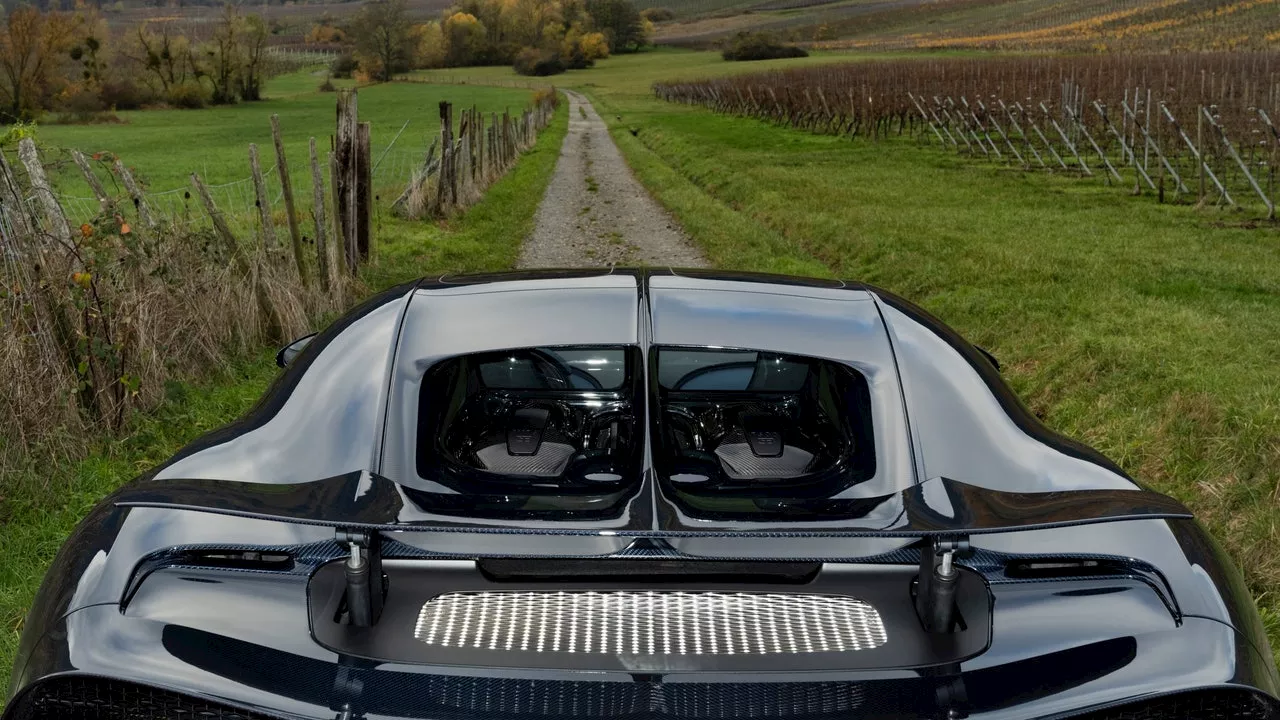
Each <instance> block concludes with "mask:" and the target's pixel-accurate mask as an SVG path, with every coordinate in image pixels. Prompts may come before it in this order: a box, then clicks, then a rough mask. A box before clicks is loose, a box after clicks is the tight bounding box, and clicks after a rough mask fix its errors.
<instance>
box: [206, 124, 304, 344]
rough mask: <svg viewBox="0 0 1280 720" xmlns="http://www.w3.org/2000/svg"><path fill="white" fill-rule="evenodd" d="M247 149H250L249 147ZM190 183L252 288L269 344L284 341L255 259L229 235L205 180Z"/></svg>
mask: <svg viewBox="0 0 1280 720" xmlns="http://www.w3.org/2000/svg"><path fill="white" fill-rule="evenodd" d="M250 147H253V146H252V145H251V146H250ZM191 184H192V185H193V186H194V187H195V189H196V194H197V195H199V196H200V202H201V204H203V205H204V210H205V212H206V213H208V215H209V219H210V220H212V221H213V228H214V230H215V231H217V233H218V235H219V236H220V237H221V238H222V241H223V242H224V243H226V245H227V249H228V251H229V252H230V254H231V259H232V260H233V261H234V262H235V264H236V267H237V268H238V269H239V270H240V272H241V274H243V275H244V276H245V277H246V278H248V279H249V283H250V284H251V285H252V286H253V294H254V296H255V297H256V298H257V300H258V309H259V310H260V311H261V312H262V316H263V317H264V318H265V319H266V321H267V338H268V339H269V340H271V341H280V340H283V339H284V338H283V337H282V336H283V333H284V321H283V320H282V318H281V317H280V313H279V310H278V309H277V308H276V305H275V303H274V302H272V301H271V296H270V295H269V294H268V293H267V288H266V286H265V285H263V284H262V282H261V281H260V279H259V277H258V262H257V260H256V259H250V258H249V257H248V255H247V254H246V253H245V252H244V248H242V247H241V246H240V243H239V242H237V241H236V236H235V235H234V234H233V233H232V232H231V228H230V227H229V226H228V225H227V221H226V220H225V219H224V218H223V217H222V212H221V211H220V210H218V206H217V205H216V204H215V203H214V202H213V196H211V195H210V194H209V188H207V187H205V184H204V181H203V180H201V179H200V176H199V175H197V174H195V173H191Z"/></svg>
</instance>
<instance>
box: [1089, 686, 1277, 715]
mask: <svg viewBox="0 0 1280 720" xmlns="http://www.w3.org/2000/svg"><path fill="white" fill-rule="evenodd" d="M1277 717H1280V714H1278V713H1277V708H1276V707H1275V704H1274V703H1272V702H1269V701H1267V700H1264V699H1263V698H1262V697H1261V696H1259V695H1256V694H1254V693H1251V692H1246V691H1240V690H1215V691H1204V692H1194V693H1184V694H1181V695H1173V696H1170V697H1165V698H1160V699H1158V700H1150V701H1147V702H1142V703H1134V704H1131V705H1125V706H1123V707H1119V708H1114V709H1112V710H1102V711H1099V712H1092V713H1086V714H1084V715H1077V716H1075V717H1073V718H1072V719H1071V720H1275V719H1276V718H1277Z"/></svg>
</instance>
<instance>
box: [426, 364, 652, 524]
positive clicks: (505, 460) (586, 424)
mask: <svg viewBox="0 0 1280 720" xmlns="http://www.w3.org/2000/svg"><path fill="white" fill-rule="evenodd" d="M640 367H641V362H640V353H639V350H638V349H637V348H634V347H555V348H516V349H512V350H504V351H501V352H490V353H481V354H477V355H464V356H460V357H455V358H450V359H448V360H445V361H443V362H441V363H439V364H438V365H436V366H435V367H433V368H431V369H430V370H429V371H427V374H426V377H424V378H423V385H422V394H421V396H420V400H419V413H418V451H417V455H418V457H417V465H418V475H419V476H420V477H422V478H423V479H426V480H429V481H434V482H437V483H439V484H441V485H443V486H445V487H447V488H449V490H451V491H452V493H451V494H441V495H432V494H429V493H421V494H417V495H415V498H416V499H418V500H420V501H421V502H422V503H424V504H426V505H428V506H429V509H431V510H434V511H436V512H441V513H450V514H461V515H471V516H481V515H504V514H509V515H510V516H513V517H528V516H533V515H541V516H544V517H548V518H553V519H554V518H556V517H564V518H565V519H568V518H569V517H570V516H580V515H581V514H583V513H584V512H587V511H588V510H584V508H587V509H590V511H591V512H600V513H607V512H610V511H611V510H612V506H611V505H610V502H611V500H610V499H609V498H619V497H622V494H623V493H624V491H625V488H626V487H628V486H629V485H630V484H632V483H635V482H638V480H639V476H640V470H639V468H640V449H641V448H642V447H643V442H641V440H642V436H641V432H642V428H641V427H640V425H639V422H638V420H637V418H639V417H642V416H643V412H642V409H641V407H640V403H641V402H642V398H643V390H642V389H643V384H642V382H641V372H640ZM606 496H607V497H606ZM535 497H536V498H537V499H534V498H535Z"/></svg>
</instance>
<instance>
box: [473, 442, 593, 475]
mask: <svg viewBox="0 0 1280 720" xmlns="http://www.w3.org/2000/svg"><path fill="white" fill-rule="evenodd" d="M574 452H575V450H574V449H573V446H572V445H565V444H563V443H555V442H544V443H542V445H541V447H539V448H538V454H537V455H512V454H510V453H509V452H507V446H506V445H505V444H502V445H490V446H489V447H486V448H481V449H480V450H478V451H476V458H477V459H478V460H479V461H480V463H481V464H482V465H484V469H485V470H488V471H489V472H494V473H501V474H503V475H533V476H535V477H557V476H559V475H560V474H561V473H563V472H564V469H565V468H566V467H567V466H568V465H569V458H571V457H573V453H574Z"/></svg>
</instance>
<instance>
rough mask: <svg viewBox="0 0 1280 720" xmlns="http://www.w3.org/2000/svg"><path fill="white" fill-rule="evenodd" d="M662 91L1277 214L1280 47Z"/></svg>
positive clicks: (781, 120)
mask: <svg viewBox="0 0 1280 720" xmlns="http://www.w3.org/2000/svg"><path fill="white" fill-rule="evenodd" d="M654 90H655V92H656V93H657V95H658V96H659V97H661V98H663V99H665V100H668V101H672V102H681V103H688V104H696V105H702V106H705V107H708V108H711V109H713V110H715V111H717V112H723V113H731V114H736V115H742V116H749V117H756V118H760V119H764V120H767V121H770V122H774V123H777V124H780V125H784V126H787V127H793V128H800V129H805V130H809V131H813V132H819V133H826V134H832V135H841V136H850V137H868V138H872V139H877V140H878V139H884V138H888V137H898V136H910V137H914V138H918V139H921V140H929V141H932V142H935V143H940V144H942V145H944V146H945V147H948V148H951V149H953V150H956V151H958V152H962V153H967V154H970V155H974V156H979V157H983V158H988V159H991V160H995V161H999V162H1007V163H1013V164H1017V165H1021V166H1022V167H1023V168H1025V169H1028V170H1031V169H1045V170H1054V171H1058V172H1070V173H1075V174H1079V175H1082V176H1098V177H1102V178H1105V179H1106V181H1107V182H1108V183H1116V184H1120V185H1124V186H1126V187H1132V188H1133V189H1134V190H1135V192H1142V191H1144V190H1150V191H1153V192H1157V193H1159V195H1160V196H1161V197H1162V198H1164V197H1165V196H1166V193H1168V194H1171V195H1172V196H1173V197H1174V198H1175V199H1180V198H1181V199H1185V198H1195V199H1197V200H1199V201H1201V202H1204V201H1209V202H1217V203H1221V204H1224V205H1228V206H1233V205H1238V204H1247V205H1250V206H1261V207H1262V208H1263V209H1264V211H1265V212H1266V214H1267V215H1268V216H1269V217H1271V218H1274V217H1275V213H1276V211H1275V203H1276V190H1277V188H1276V185H1277V170H1280V129H1278V127H1280V126H1278V125H1277V123H1278V122H1280V55H1276V54H1266V53H1258V54H1243V53H1239V54H1231V55H1226V54H1223V55H1200V56H1182V57H1179V56H1172V57H1171V56H1162V57H1140V56H1136V57H1135V56H1125V57H1107V58H1018V59H1014V58H1004V59H996V60H949V61H912V60H905V61H898V62H889V63H850V64H844V65H836V66H827V67H816V68H808V69H801V70H792V71H783V72H771V73H765V74H759V75H749V76H738V77H732V78H722V79H716V80H707V81H694V82H679V83H660V84H658V85H656V86H655V87H654Z"/></svg>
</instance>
